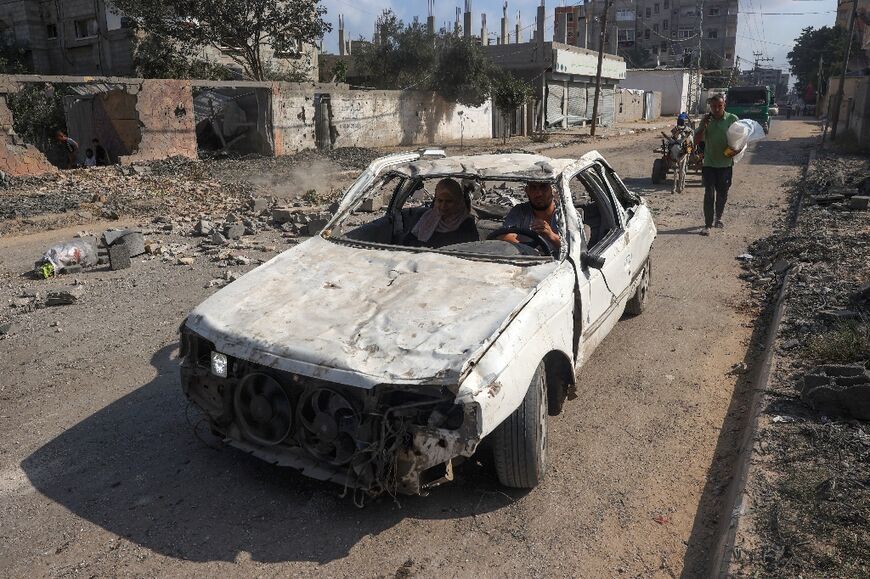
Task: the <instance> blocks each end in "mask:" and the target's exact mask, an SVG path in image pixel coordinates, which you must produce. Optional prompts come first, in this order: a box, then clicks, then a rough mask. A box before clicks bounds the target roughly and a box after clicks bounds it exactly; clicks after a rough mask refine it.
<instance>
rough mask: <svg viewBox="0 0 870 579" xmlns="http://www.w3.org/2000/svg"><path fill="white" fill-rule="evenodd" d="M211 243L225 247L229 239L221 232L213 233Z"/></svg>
mask: <svg viewBox="0 0 870 579" xmlns="http://www.w3.org/2000/svg"><path fill="white" fill-rule="evenodd" d="M211 242H212V243H214V244H215V245H225V244H226V243H227V238H226V237H224V236H223V234H222V233H221V232H220V231H213V232H212V234H211Z"/></svg>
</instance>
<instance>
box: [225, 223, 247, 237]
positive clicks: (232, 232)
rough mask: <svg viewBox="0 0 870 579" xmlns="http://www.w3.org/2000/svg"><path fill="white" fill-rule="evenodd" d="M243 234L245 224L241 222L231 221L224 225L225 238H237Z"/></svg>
mask: <svg viewBox="0 0 870 579" xmlns="http://www.w3.org/2000/svg"><path fill="white" fill-rule="evenodd" d="M244 234H245V226H244V225H242V224H241V223H231V224H228V225H227V226H226V227H224V237H226V238H227V239H239V238H240V237H241V236H242V235H244Z"/></svg>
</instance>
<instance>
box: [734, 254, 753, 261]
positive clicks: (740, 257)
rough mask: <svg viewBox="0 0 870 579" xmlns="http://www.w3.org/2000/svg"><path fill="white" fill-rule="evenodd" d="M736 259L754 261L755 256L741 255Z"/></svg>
mask: <svg viewBox="0 0 870 579" xmlns="http://www.w3.org/2000/svg"><path fill="white" fill-rule="evenodd" d="M737 259H739V260H740V261H752V260H753V259H755V256H753V255H752V254H751V253H741V254H740V255H738V256H737Z"/></svg>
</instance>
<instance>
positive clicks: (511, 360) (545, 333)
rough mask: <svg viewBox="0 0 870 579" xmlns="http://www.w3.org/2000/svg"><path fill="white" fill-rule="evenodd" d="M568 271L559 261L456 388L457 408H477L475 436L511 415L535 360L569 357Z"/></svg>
mask: <svg viewBox="0 0 870 579" xmlns="http://www.w3.org/2000/svg"><path fill="white" fill-rule="evenodd" d="M573 312H574V272H573V270H572V268H571V266H570V264H569V263H568V262H563V263H562V264H561V265H560V266H559V268H558V269H557V270H556V271H555V272H553V273H552V274H551V275H550V276H549V277H548V278H547V279H546V280H545V281H544V282H543V283H542V284H541V285H540V286H539V287H538V290H537V292H536V293H535V295H534V296H533V297H532V299H531V300H529V302H528V303H527V304H526V305H525V307H523V308H522V309H521V310H520V311H519V312H518V313H517V314H516V316H515V317H514V318H513V319H512V320H511V321H510V323H508V325H507V326H506V327H505V328H504V330H502V332H501V333H500V334H499V336H498V337H497V338H496V339H495V340H494V341H493V343H492V345H491V346H490V347H489V349H488V350H487V351H486V352H485V353H484V354H483V356H481V358H480V360H479V361H478V362H477V363H476V364H475V365H474V366H473V367H472V368H471V370H470V372H469V373H468V375H467V376H466V378H465V379H464V380H463V381H462V383H461V384H460V387H459V393H458V396H457V399H456V402H457V403H472V402H475V403H477V404H478V405H479V407H480V424H479V425H478V432H479V434H480V436H481V437H483V436H486V435H487V434H489V433H490V432H492V431H493V430H495V428H496V427H497V426H498V425H499V424H501V423H502V422H503V421H504V420H505V418H507V417H508V416H510V414H511V413H512V412H513V411H514V410H516V409H517V408H518V407H519V405H520V403H521V402H522V400H523V398H524V397H525V395H526V391H527V389H528V387H529V383H530V382H531V380H532V375H533V374H534V373H535V369H536V368H537V367H538V364H539V363H540V362H541V360H543V359H544V356H546V355H547V354H548V353H550V352H552V351H559V352H561V353H562V354H563V355H565V356H566V357H567V359H569V360H573V359H574V355H573V347H572V344H573V330H574V328H573Z"/></svg>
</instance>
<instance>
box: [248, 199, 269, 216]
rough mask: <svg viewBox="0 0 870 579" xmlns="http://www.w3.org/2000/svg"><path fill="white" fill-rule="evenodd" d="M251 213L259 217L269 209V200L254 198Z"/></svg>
mask: <svg viewBox="0 0 870 579" xmlns="http://www.w3.org/2000/svg"><path fill="white" fill-rule="evenodd" d="M250 207H251V211H252V212H254V214H256V215H259V214H260V213H262V212H263V211H266V210H267V209H268V208H269V200H268V199H267V198H265V197H254V198H252V199H251V205H250Z"/></svg>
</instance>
